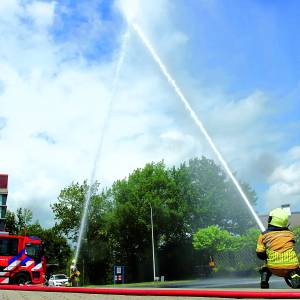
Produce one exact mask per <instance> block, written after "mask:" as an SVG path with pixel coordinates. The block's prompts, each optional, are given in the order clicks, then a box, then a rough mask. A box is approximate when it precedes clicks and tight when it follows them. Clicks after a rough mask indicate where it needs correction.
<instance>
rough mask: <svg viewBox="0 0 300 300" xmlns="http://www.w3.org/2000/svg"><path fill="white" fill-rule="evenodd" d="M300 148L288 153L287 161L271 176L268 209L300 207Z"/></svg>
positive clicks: (267, 196) (267, 194) (267, 197)
mask: <svg viewBox="0 0 300 300" xmlns="http://www.w3.org/2000/svg"><path fill="white" fill-rule="evenodd" d="M299 148H300V147H299V146H295V147H293V148H291V149H290V150H289V151H288V152H287V154H288V155H287V158H286V161H285V162H284V161H283V162H282V163H281V164H280V165H279V166H278V167H277V168H276V169H275V170H274V172H273V173H272V174H271V175H270V176H269V178H268V183H269V188H268V190H267V192H266V195H265V198H266V202H267V203H266V204H267V207H268V208H274V207H277V206H280V205H282V204H290V205H291V207H292V209H293V208H295V207H297V206H298V205H299V199H300V156H299Z"/></svg>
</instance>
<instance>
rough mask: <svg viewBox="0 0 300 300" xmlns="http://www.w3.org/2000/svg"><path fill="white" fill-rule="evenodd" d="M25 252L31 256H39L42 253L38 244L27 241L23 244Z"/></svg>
mask: <svg viewBox="0 0 300 300" xmlns="http://www.w3.org/2000/svg"><path fill="white" fill-rule="evenodd" d="M25 251H26V254H27V255H28V256H29V257H32V258H40V257H41V256H42V255H43V254H42V246H41V245H38V244H31V243H27V244H26V246H25Z"/></svg>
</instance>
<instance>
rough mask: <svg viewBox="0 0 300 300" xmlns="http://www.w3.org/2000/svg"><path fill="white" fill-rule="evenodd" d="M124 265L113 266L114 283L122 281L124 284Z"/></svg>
mask: <svg viewBox="0 0 300 300" xmlns="http://www.w3.org/2000/svg"><path fill="white" fill-rule="evenodd" d="M124 275H125V274H124V266H114V285H116V283H122V285H124Z"/></svg>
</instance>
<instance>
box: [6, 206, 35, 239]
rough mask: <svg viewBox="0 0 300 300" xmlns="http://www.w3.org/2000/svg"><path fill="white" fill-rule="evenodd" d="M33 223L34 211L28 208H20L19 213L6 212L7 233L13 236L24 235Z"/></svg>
mask: <svg viewBox="0 0 300 300" xmlns="http://www.w3.org/2000/svg"><path fill="white" fill-rule="evenodd" d="M31 222H32V211H31V210H30V209H28V208H18V209H17V212H16V213H14V212H11V211H9V210H8V211H7V212H6V226H5V228H6V231H8V232H9V233H11V234H24V233H25V231H26V228H27V227H28V226H29V225H30V224H31Z"/></svg>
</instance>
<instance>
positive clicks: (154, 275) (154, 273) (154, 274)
mask: <svg viewBox="0 0 300 300" xmlns="http://www.w3.org/2000/svg"><path fill="white" fill-rule="evenodd" d="M150 211H151V232H152V255H153V281H155V277H156V272H155V253H154V234H153V214H152V205H151V203H150Z"/></svg>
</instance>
